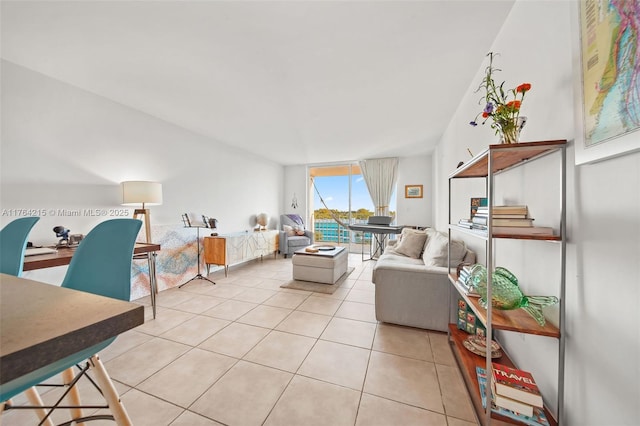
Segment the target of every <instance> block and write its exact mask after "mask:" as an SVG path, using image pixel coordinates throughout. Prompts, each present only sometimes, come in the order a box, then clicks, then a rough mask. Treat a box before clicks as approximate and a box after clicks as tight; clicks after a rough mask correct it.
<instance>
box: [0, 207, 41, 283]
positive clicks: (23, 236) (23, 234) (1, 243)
mask: <svg viewBox="0 0 640 426" xmlns="http://www.w3.org/2000/svg"><path fill="white" fill-rule="evenodd" d="M39 220H40V218H39V217H22V218H20V219H16V220H14V221H13V222H10V223H8V224H7V225H6V226H5V227H4V228H2V231H0V272H1V273H3V274H8V275H15V276H16V277H19V276H20V275H22V267H23V264H24V250H25V248H26V247H27V238H28V237H29V232H31V229H32V228H33V226H34V225H35V224H36V222H37V221H39Z"/></svg>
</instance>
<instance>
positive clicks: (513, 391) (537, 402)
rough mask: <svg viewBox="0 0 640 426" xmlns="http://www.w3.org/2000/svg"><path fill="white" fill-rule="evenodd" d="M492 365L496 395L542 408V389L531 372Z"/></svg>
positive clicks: (494, 363)
mask: <svg viewBox="0 0 640 426" xmlns="http://www.w3.org/2000/svg"><path fill="white" fill-rule="evenodd" d="M491 364H492V367H493V368H492V378H491V385H492V389H493V391H494V392H495V393H496V395H501V396H504V397H507V398H510V399H514V400H516V401H520V402H524V403H525V404H529V405H532V406H534V407H542V406H543V402H542V395H541V394H540V389H538V385H536V381H535V380H533V376H532V375H531V373H530V372H528V371H524V370H519V369H517V368H511V367H508V366H506V365H502V364H498V363H496V362H493V363H491Z"/></svg>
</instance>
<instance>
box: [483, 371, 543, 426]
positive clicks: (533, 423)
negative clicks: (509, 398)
mask: <svg viewBox="0 0 640 426" xmlns="http://www.w3.org/2000/svg"><path fill="white" fill-rule="evenodd" d="M476 375H477V376H478V388H479V389H480V398H481V399H482V407H484V408H486V407H487V398H486V395H485V389H486V387H487V375H486V374H485V371H484V368H482V367H476ZM492 398H493V395H492ZM491 411H492V412H494V413H495V414H499V415H501V416H504V417H508V418H510V419H513V420H516V421H518V422H521V423H524V424H526V425H530V426H549V420H548V419H547V416H546V415H545V413H544V410H543V409H542V408H539V407H533V415H532V416H525V415H523V414H518V413H516V412H515V411H511V410H507V409H506V408H502V407H498V406H497V405H495V403H493V401H492V402H491Z"/></svg>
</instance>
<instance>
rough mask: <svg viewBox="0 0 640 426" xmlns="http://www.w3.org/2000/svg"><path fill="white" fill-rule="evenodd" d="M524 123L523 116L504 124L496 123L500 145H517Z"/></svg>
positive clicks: (525, 119) (525, 120)
mask: <svg viewBox="0 0 640 426" xmlns="http://www.w3.org/2000/svg"><path fill="white" fill-rule="evenodd" d="M526 123H527V117H524V116H519V117H517V118H514V119H513V120H510V121H508V122H505V123H497V124H498V128H499V130H498V132H499V133H500V143H501V144H502V143H518V142H519V141H520V131H521V130H522V128H523V127H524V125H525V124H526Z"/></svg>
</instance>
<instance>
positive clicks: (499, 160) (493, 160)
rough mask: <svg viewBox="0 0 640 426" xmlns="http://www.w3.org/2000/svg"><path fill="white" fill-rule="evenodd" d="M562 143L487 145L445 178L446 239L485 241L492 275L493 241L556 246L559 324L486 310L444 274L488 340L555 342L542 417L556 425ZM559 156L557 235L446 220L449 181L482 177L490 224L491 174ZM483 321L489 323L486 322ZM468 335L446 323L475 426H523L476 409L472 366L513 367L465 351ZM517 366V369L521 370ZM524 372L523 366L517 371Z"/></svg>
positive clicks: (504, 359) (561, 284)
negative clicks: (553, 371) (552, 396)
mask: <svg viewBox="0 0 640 426" xmlns="http://www.w3.org/2000/svg"><path fill="white" fill-rule="evenodd" d="M566 144H567V141H566V140H551V141H541V142H528V143H518V144H511V145H490V146H489V147H488V148H487V149H485V150H484V151H483V152H481V153H480V154H478V155H476V156H475V157H474V158H472V159H471V160H470V161H469V162H468V163H467V164H464V165H462V166H460V167H459V168H458V169H456V170H455V171H454V172H453V173H451V174H450V175H449V235H450V238H451V234H452V233H457V234H460V235H466V236H470V237H473V238H479V239H482V240H484V241H485V244H486V246H487V247H486V248H487V250H486V253H487V254H486V264H485V265H486V267H487V270H488V271H492V270H493V269H494V268H495V265H494V261H493V240H494V239H498V238H502V239H518V240H537V241H549V242H555V243H559V244H560V248H561V249H560V252H561V271H562V272H561V277H560V278H559V280H558V285H559V288H560V291H559V294H560V297H559V299H560V308H559V321H558V326H555V325H553V324H550V323H549V321H547V323H546V324H545V325H544V326H540V325H539V324H538V323H537V322H536V321H535V320H534V319H533V318H532V317H531V316H530V315H529V314H527V313H526V312H525V311H524V310H522V309H515V310H508V311H507V310H498V309H493V308H491V307H489V308H488V309H485V308H483V307H482V306H480V304H479V298H476V297H470V296H468V295H467V294H466V291H465V289H464V288H463V287H462V286H461V285H460V284H459V283H458V282H457V276H456V275H455V273H450V274H449V281H450V282H451V284H452V286H453V287H454V288H455V289H456V290H457V291H458V293H459V294H460V296H461V297H462V298H463V299H464V300H465V301H466V302H467V305H468V306H470V307H471V309H472V310H473V312H474V313H475V314H476V316H477V318H478V319H479V320H480V321H481V322H482V323H483V324H484V325H485V327H486V329H487V330H486V333H487V335H488V336H493V330H507V331H511V332H516V333H526V334H534V335H539V336H545V337H549V338H554V339H558V340H559V354H558V367H559V368H558V401H557V406H558V417H557V420H556V418H555V417H554V416H553V415H551V413H550V412H549V410H548V409H547V408H546V407H545V414H546V416H547V419H548V420H549V422H550V424H552V425H557V424H560V423H562V422H563V421H562V420H563V409H564V408H563V407H564V397H563V392H564V381H563V376H564V345H565V342H564V340H565V336H564V332H563V324H564V315H565V314H564V296H565V276H564V275H565V264H566V236H565V232H566V231H565V229H566V224H565V210H566V209H565V207H566V206H565V193H566V173H565V163H566ZM558 151H560V152H561V168H560V172H561V173H560V176H561V178H560V183H559V185H560V191H561V197H560V199H561V203H562V205H561V209H560V211H561V213H560V220H559V225H560V226H559V232H558V234H557V235H556V234H543V235H529V234H524V235H523V234H517V233H509V234H504V233H503V234H496V233H492V227H491V226H489V229H488V231H478V230H474V229H468V228H464V227H461V226H458V225H457V224H454V223H452V220H451V197H452V195H451V193H452V188H451V182H452V180H455V179H468V178H484V179H485V180H486V191H487V194H486V196H487V201H488V205H489V212H490V213H489V218H488V219H489V220H488V221H489V223H491V208H492V206H493V205H494V204H493V192H494V182H493V178H494V176H495V175H497V174H500V173H504V172H506V171H508V170H511V169H513V168H516V167H519V166H522V165H524V164H525V163H527V162H530V161H534V160H538V159H540V158H542V157H544V156H546V155H548V154H551V153H554V152H558ZM488 291H489V292H490V291H491V280H489V283H488ZM489 318H490V319H491V320H490V321H489ZM467 336H469V334H467V333H465V332H464V331H461V330H458V328H457V326H456V324H450V325H449V340H450V342H451V347H452V350H453V352H454V355H455V357H456V360H457V361H458V364H459V365H460V369H461V371H462V375H463V377H464V380H465V384H466V385H467V389H468V390H469V394H470V395H471V399H472V401H473V405H474V408H475V410H476V413H477V414H478V419H479V420H480V422H481V424H482V425H484V426H487V425H488V424H491V425H494V424H497V425H503V424H523V423H520V422H518V421H516V420H513V419H510V418H507V417H503V416H500V415H498V414H496V413H493V412H487V411H485V409H484V408H483V407H482V399H481V397H480V390H479V387H478V379H477V376H476V367H478V366H480V367H482V368H484V369H487V367H488V366H490V365H491V362H492V361H494V362H498V363H500V364H505V365H508V366H512V367H513V366H514V364H513V362H512V361H511V359H509V357H508V356H507V355H506V354H504V351H503V354H504V355H503V356H502V357H501V358H497V359H493V360H492V359H491V354H490V351H487V352H488V353H487V354H486V355H485V356H484V357H480V356H478V355H475V354H474V353H472V352H470V351H468V350H467V349H466V348H465V347H464V345H463V341H464V339H466V338H467ZM521 368H523V367H521ZM523 369H525V370H526V366H525V367H524V368H523Z"/></svg>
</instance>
